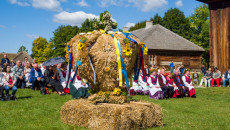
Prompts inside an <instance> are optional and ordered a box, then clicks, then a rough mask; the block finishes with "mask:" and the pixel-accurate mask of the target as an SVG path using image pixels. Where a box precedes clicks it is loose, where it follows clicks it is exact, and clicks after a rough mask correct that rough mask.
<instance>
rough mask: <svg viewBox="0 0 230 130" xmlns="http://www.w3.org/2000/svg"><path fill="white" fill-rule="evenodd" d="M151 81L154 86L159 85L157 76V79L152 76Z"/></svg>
mask: <svg viewBox="0 0 230 130" xmlns="http://www.w3.org/2000/svg"><path fill="white" fill-rule="evenodd" d="M151 81H152V84H153V85H156V84H157V76H155V78H154V77H152V76H151Z"/></svg>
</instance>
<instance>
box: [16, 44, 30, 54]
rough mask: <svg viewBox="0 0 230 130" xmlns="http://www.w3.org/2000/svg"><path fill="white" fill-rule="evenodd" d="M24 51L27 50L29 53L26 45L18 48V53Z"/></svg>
mask: <svg viewBox="0 0 230 130" xmlns="http://www.w3.org/2000/svg"><path fill="white" fill-rule="evenodd" d="M22 51H26V52H27V53H28V50H27V49H26V47H25V46H23V45H22V46H20V48H19V49H18V53H19V52H22Z"/></svg>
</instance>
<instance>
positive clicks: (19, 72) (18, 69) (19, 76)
mask: <svg viewBox="0 0 230 130" xmlns="http://www.w3.org/2000/svg"><path fill="white" fill-rule="evenodd" d="M13 72H14V74H15V76H16V83H15V85H16V86H17V87H18V84H19V82H21V88H24V87H25V85H26V81H25V76H24V68H23V67H22V65H21V61H20V60H18V61H17V62H16V65H15V66H14V68H13Z"/></svg>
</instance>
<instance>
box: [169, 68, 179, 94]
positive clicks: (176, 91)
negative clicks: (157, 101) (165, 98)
mask: <svg viewBox="0 0 230 130" xmlns="http://www.w3.org/2000/svg"><path fill="white" fill-rule="evenodd" d="M166 80H167V82H168V86H171V87H173V88H174V93H173V96H172V98H175V97H177V96H179V95H180V94H179V89H178V87H177V86H176V84H175V82H174V80H173V79H172V76H171V73H170V72H167V73H166Z"/></svg>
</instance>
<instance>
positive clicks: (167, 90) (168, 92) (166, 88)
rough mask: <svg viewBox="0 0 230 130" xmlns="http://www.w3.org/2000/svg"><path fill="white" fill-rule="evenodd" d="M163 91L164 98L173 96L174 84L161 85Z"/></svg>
mask: <svg viewBox="0 0 230 130" xmlns="http://www.w3.org/2000/svg"><path fill="white" fill-rule="evenodd" d="M161 89H162V91H163V96H164V98H171V97H172V96H173V93H174V88H173V87H172V86H162V87H161Z"/></svg>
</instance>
